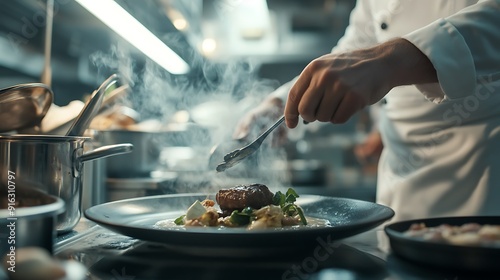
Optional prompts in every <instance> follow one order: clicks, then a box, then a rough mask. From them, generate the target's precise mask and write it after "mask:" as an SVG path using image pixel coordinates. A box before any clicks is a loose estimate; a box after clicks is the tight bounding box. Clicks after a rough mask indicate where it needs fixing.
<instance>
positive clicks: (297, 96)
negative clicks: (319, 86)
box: [285, 68, 311, 128]
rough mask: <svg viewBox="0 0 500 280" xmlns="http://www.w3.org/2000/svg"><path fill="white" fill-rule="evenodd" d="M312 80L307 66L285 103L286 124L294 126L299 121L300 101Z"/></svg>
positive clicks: (290, 126)
mask: <svg viewBox="0 0 500 280" xmlns="http://www.w3.org/2000/svg"><path fill="white" fill-rule="evenodd" d="M310 82H311V75H310V74H309V73H308V71H307V68H306V69H305V70H304V71H303V72H302V74H300V76H299V78H298V79H297V81H296V82H295V84H294V85H293V86H292V88H291V89H290V92H289V93H288V99H287V101H286V105H285V121H286V126H288V127H289V128H294V127H296V126H297V123H298V122H299V103H300V100H301V99H302V96H303V95H304V93H305V91H306V90H307V88H308V87H309V83H310Z"/></svg>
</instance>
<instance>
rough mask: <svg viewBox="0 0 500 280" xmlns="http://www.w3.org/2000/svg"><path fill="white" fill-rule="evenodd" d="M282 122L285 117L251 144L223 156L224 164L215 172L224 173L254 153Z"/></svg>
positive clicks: (218, 166)
mask: <svg viewBox="0 0 500 280" xmlns="http://www.w3.org/2000/svg"><path fill="white" fill-rule="evenodd" d="M284 121H285V116H282V117H281V118H280V119H279V120H277V121H276V122H275V123H274V124H273V125H272V126H271V127H270V128H268V129H267V130H266V131H265V132H264V133H262V134H261V135H260V136H259V137H257V139H255V140H254V141H253V142H251V143H250V144H248V145H246V146H245V147H243V148H241V149H237V150H234V151H232V152H230V153H229V154H227V155H225V156H224V162H222V163H221V164H219V165H217V167H216V168H215V170H217V172H222V171H225V170H226V169H228V168H231V167H233V166H235V165H236V164H238V163H239V162H241V161H242V160H244V159H245V158H247V157H248V156H250V155H252V154H253V153H255V151H257V150H258V149H259V147H260V145H262V142H263V141H264V139H266V137H267V136H268V135H269V134H270V133H271V132H272V131H273V130H274V129H275V128H277V127H278V126H279V125H280V124H281V123H283V122H284Z"/></svg>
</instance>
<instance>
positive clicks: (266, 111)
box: [233, 97, 286, 146]
mask: <svg viewBox="0 0 500 280" xmlns="http://www.w3.org/2000/svg"><path fill="white" fill-rule="evenodd" d="M283 108H284V104H283V101H282V100H281V99H279V98H277V97H268V98H266V99H264V101H262V102H261V103H260V104H259V105H258V106H257V107H255V108H254V109H252V110H250V111H249V112H248V113H247V114H246V115H245V116H243V118H242V119H241V120H240V121H239V123H238V124H237V125H236V129H235V131H234V133H233V138H234V139H238V140H239V139H248V140H253V139H254V138H257V136H258V135H260V134H261V133H262V132H263V130H265V129H267V128H268V127H269V126H271V125H272V124H273V123H274V122H275V121H276V120H278V118H279V117H281V116H282V115H283ZM270 136H271V137H272V142H273V145H275V146H276V145H281V144H283V143H284V142H285V140H286V130H285V128H284V127H283V126H281V127H278V128H276V131H274V132H273V133H272V135H270Z"/></svg>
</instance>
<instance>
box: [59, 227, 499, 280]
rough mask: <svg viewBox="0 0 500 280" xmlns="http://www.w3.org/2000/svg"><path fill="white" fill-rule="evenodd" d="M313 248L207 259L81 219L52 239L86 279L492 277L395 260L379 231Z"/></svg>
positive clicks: (377, 229)
mask: <svg viewBox="0 0 500 280" xmlns="http://www.w3.org/2000/svg"><path fill="white" fill-rule="evenodd" d="M317 247H318V248H311V249H313V250H311V252H310V253H301V254H299V253H297V255H290V254H288V255H285V254H283V255H279V254H278V255H274V256H261V257H258V258H239V257H237V256H235V257H231V258H227V257H226V258H223V257H220V258H219V257H210V258H207V257H199V256H192V255H187V254H184V253H183V252H182V251H180V250H174V249H172V248H166V247H165V246H163V245H162V244H158V243H152V242H146V241H141V240H137V239H134V238H130V237H127V236H124V235H121V234H117V233H113V232H111V231H109V230H107V229H105V228H103V227H101V226H99V225H96V224H94V223H93V222H91V221H89V220H87V219H85V218H82V220H81V221H80V223H79V224H78V226H77V227H76V228H75V230H74V231H73V232H71V233H69V234H67V235H64V236H59V237H58V239H57V243H56V246H55V256H56V258H58V259H61V260H66V259H74V260H77V261H79V262H81V263H82V264H84V265H85V267H87V269H88V278H89V279H120V280H122V279H128V280H132V279H133V280H139V279H290V280H297V279H319V280H323V279H325V280H326V279H348V280H350V279H442V280H444V279H450V280H451V279H479V278H481V279H485V278H491V279H495V277H497V276H498V275H478V274H477V273H471V272H468V273H466V272H462V271H446V270H441V269H436V268H431V267H426V266H423V265H420V264H416V263H411V262H408V261H405V260H403V259H400V258H399V257H397V256H394V255H393V254H391V253H390V250H389V245H388V240H387V237H386V235H385V233H384V232H383V229H382V227H379V228H376V229H373V230H370V231H367V232H365V233H362V234H359V235H356V236H353V237H350V238H346V239H343V240H340V241H339V242H337V243H335V244H334V245H331V246H330V247H321V246H320V244H319V243H318V246H317ZM314 249H317V250H314ZM497 279H498V278H497Z"/></svg>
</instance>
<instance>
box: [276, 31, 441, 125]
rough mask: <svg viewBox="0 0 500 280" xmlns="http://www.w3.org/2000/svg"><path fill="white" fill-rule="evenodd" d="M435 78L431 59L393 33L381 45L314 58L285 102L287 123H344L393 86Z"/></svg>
mask: <svg viewBox="0 0 500 280" xmlns="http://www.w3.org/2000/svg"><path fill="white" fill-rule="evenodd" d="M431 82H437V75H436V71H435V69H434V67H433V66H432V63H431V62H430V61H429V59H428V58H427V57H426V56H425V55H424V54H423V53H422V52H421V51H420V50H419V49H418V48H416V47H415V46H414V45H413V44H412V43H410V42H408V41H407V40H405V39H395V40H392V41H389V42H386V43H383V44H381V45H378V46H375V47H372V48H368V49H362V50H357V51H353V52H348V53H343V54H328V55H324V56H322V57H319V58H317V59H315V60H313V61H312V62H311V63H309V65H307V66H306V68H305V69H304V70H303V71H302V73H301V74H300V76H299V78H298V80H297V82H296V83H295V84H294V86H293V87H292V89H291V90H290V93H289V94H288V100H287V103H286V108H285V118H286V124H287V126H288V127H290V128H294V127H296V126H297V123H298V117H299V115H300V116H302V118H303V119H304V120H305V121H308V122H313V121H320V122H332V123H344V122H346V121H347V120H348V119H349V118H350V117H351V116H352V115H354V114H355V113H356V112H357V111H359V110H361V109H362V108H364V107H365V106H367V105H372V104H374V103H376V102H377V101H379V100H380V99H382V97H384V95H386V94H387V93H388V92H389V90H391V89H392V88H393V87H396V86H400V85H409V84H420V83H431Z"/></svg>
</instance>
